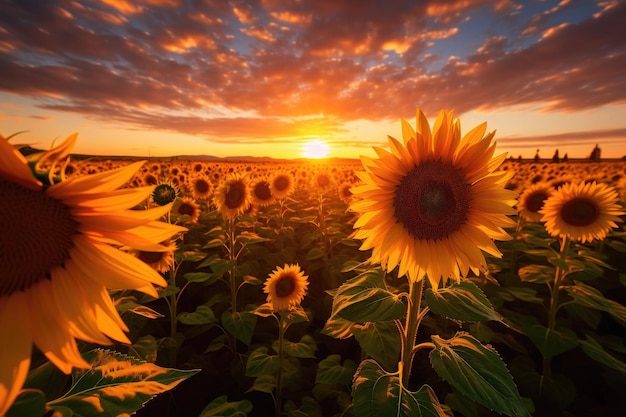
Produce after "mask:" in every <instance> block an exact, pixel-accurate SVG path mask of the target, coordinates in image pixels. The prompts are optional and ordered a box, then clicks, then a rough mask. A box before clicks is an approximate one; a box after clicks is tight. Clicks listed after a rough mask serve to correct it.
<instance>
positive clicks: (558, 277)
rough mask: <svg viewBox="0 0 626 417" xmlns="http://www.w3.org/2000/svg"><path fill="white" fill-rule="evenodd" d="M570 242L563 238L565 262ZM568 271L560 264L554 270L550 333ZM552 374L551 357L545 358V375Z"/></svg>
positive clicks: (549, 314)
mask: <svg viewBox="0 0 626 417" xmlns="http://www.w3.org/2000/svg"><path fill="white" fill-rule="evenodd" d="M569 244H570V240H569V239H568V238H567V237H563V238H562V239H561V250H560V253H559V259H560V260H561V261H563V262H566V260H567V254H568V252H569ZM566 272H567V271H565V270H563V268H561V267H560V266H557V267H556V269H555V271H554V282H553V284H552V288H551V291H550V307H549V309H548V334H551V333H552V332H553V331H554V329H555V328H556V312H557V310H558V309H559V294H560V290H561V284H562V282H563V278H564V277H565V274H566ZM551 374H552V370H551V358H543V376H544V377H549V376H550V375H551Z"/></svg>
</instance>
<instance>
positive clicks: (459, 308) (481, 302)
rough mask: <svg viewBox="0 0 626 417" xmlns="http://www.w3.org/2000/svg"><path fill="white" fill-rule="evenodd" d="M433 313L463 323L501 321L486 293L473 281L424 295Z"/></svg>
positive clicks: (428, 291) (430, 290)
mask: <svg viewBox="0 0 626 417" xmlns="http://www.w3.org/2000/svg"><path fill="white" fill-rule="evenodd" d="M424 297H425V300H426V303H428V306H429V307H430V309H431V311H432V312H433V313H435V314H438V315H440V316H444V317H447V318H450V319H454V320H461V321H481V320H496V321H500V315H499V314H498V313H496V311H495V310H494V309H493V306H492V305H491V302H490V301H489V299H488V298H487V296H486V295H485V293H484V292H483V291H482V290H481V289H480V288H478V287H477V286H476V284H474V283H473V282H471V281H461V282H460V283H458V284H453V285H451V286H449V287H446V288H442V289H440V290H437V291H433V290H432V289H431V288H428V289H427V290H426V293H425V295H424Z"/></svg>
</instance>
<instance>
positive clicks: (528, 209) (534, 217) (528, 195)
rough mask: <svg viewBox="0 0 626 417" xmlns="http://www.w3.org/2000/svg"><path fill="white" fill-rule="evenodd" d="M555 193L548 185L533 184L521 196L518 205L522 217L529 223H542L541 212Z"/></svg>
mask: <svg viewBox="0 0 626 417" xmlns="http://www.w3.org/2000/svg"><path fill="white" fill-rule="evenodd" d="M553 191H554V188H553V187H552V185H550V184H547V183H538V184H533V185H531V186H530V187H528V188H527V189H526V190H525V191H524V192H523V193H522V194H521V195H520V196H519V200H518V203H517V211H518V212H519V214H520V216H522V218H523V219H524V220H526V221H528V222H534V223H536V222H540V221H541V214H540V213H539V210H541V208H542V207H543V203H544V202H545V201H546V199H547V198H548V197H550V194H552V192H553Z"/></svg>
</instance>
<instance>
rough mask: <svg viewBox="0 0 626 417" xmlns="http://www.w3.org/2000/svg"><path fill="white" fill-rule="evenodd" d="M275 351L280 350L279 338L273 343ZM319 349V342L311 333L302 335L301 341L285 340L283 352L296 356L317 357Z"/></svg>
mask: <svg viewBox="0 0 626 417" xmlns="http://www.w3.org/2000/svg"><path fill="white" fill-rule="evenodd" d="M272 348H273V349H274V351H276V352H278V340H276V341H275V342H274V343H272ZM316 350H317V344H316V343H315V339H313V338H312V337H311V336H310V335H308V334H305V335H304V336H302V338H301V339H300V341H299V342H291V341H289V340H285V341H284V343H283V352H285V353H286V354H287V355H289V356H292V357H294V358H311V359H314V358H315V351H316Z"/></svg>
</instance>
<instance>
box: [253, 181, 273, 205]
mask: <svg viewBox="0 0 626 417" xmlns="http://www.w3.org/2000/svg"><path fill="white" fill-rule="evenodd" d="M254 196H255V197H256V198H258V199H259V200H261V201H264V200H269V199H270V198H272V191H271V190H270V185H269V184H268V182H267V181H261V182H258V183H256V184H255V186H254Z"/></svg>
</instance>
